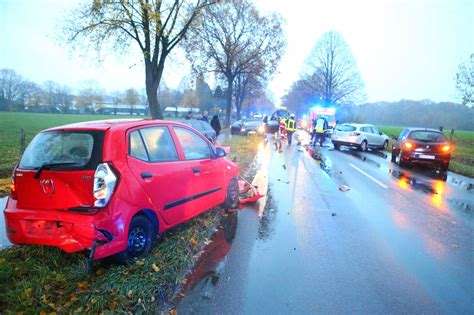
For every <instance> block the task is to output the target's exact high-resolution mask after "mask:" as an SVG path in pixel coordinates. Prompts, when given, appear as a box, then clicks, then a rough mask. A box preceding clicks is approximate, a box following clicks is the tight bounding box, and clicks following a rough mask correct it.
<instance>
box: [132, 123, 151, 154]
mask: <svg viewBox="0 0 474 315" xmlns="http://www.w3.org/2000/svg"><path fill="white" fill-rule="evenodd" d="M130 155H131V156H133V157H134V158H137V159H139V160H143V161H148V153H147V152H146V148H145V144H144V143H143V140H142V136H141V135H140V131H138V130H135V131H132V132H131V133H130Z"/></svg>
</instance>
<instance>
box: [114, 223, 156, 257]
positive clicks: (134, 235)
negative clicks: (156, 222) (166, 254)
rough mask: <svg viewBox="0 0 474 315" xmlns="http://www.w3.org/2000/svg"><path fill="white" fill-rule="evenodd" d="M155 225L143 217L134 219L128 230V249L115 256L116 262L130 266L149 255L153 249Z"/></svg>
mask: <svg viewBox="0 0 474 315" xmlns="http://www.w3.org/2000/svg"><path fill="white" fill-rule="evenodd" d="M154 231H155V229H154V228H153V223H152V222H151V221H150V220H149V219H148V218H147V217H145V216H143V215H137V216H135V217H133V219H132V221H131V222H130V226H129V228H128V236H127V248H126V249H125V250H124V251H123V252H120V253H118V254H117V255H115V260H116V261H117V262H118V263H121V264H128V263H130V262H133V261H135V260H138V259H141V258H143V257H145V256H146V255H148V253H149V252H150V251H151V248H152V247H153V240H154V235H153V234H154Z"/></svg>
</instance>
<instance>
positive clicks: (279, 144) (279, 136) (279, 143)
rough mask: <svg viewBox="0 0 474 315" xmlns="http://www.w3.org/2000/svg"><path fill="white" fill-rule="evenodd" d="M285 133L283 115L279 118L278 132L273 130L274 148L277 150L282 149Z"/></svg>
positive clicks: (280, 150)
mask: <svg viewBox="0 0 474 315" xmlns="http://www.w3.org/2000/svg"><path fill="white" fill-rule="evenodd" d="M285 133H286V119H285V117H283V118H282V119H280V124H279V126H278V132H275V150H278V151H279V152H282V151H283V145H282V140H283V137H284V135H285Z"/></svg>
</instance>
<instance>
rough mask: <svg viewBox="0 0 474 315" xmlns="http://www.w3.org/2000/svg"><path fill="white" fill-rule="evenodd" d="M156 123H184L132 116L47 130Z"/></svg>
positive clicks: (107, 127) (88, 128) (121, 127)
mask: <svg viewBox="0 0 474 315" xmlns="http://www.w3.org/2000/svg"><path fill="white" fill-rule="evenodd" d="M156 123H164V124H170V123H172V124H177V125H183V124H182V123H180V122H178V121H173V120H158V119H148V118H147V119H140V118H135V119H133V118H131V119H105V120H92V121H84V122H78V123H73V124H68V125H62V126H57V127H53V128H49V129H46V131H55V130H65V129H66V130H108V129H111V128H114V129H115V128H116V129H123V130H126V129H129V128H133V127H136V126H146V125H154V124H156Z"/></svg>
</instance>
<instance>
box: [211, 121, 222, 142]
mask: <svg viewBox="0 0 474 315" xmlns="http://www.w3.org/2000/svg"><path fill="white" fill-rule="evenodd" d="M211 127H212V129H214V131H215V132H216V138H217V137H219V134H220V133H221V123H220V121H219V116H217V115H214V116H212V119H211Z"/></svg>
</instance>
